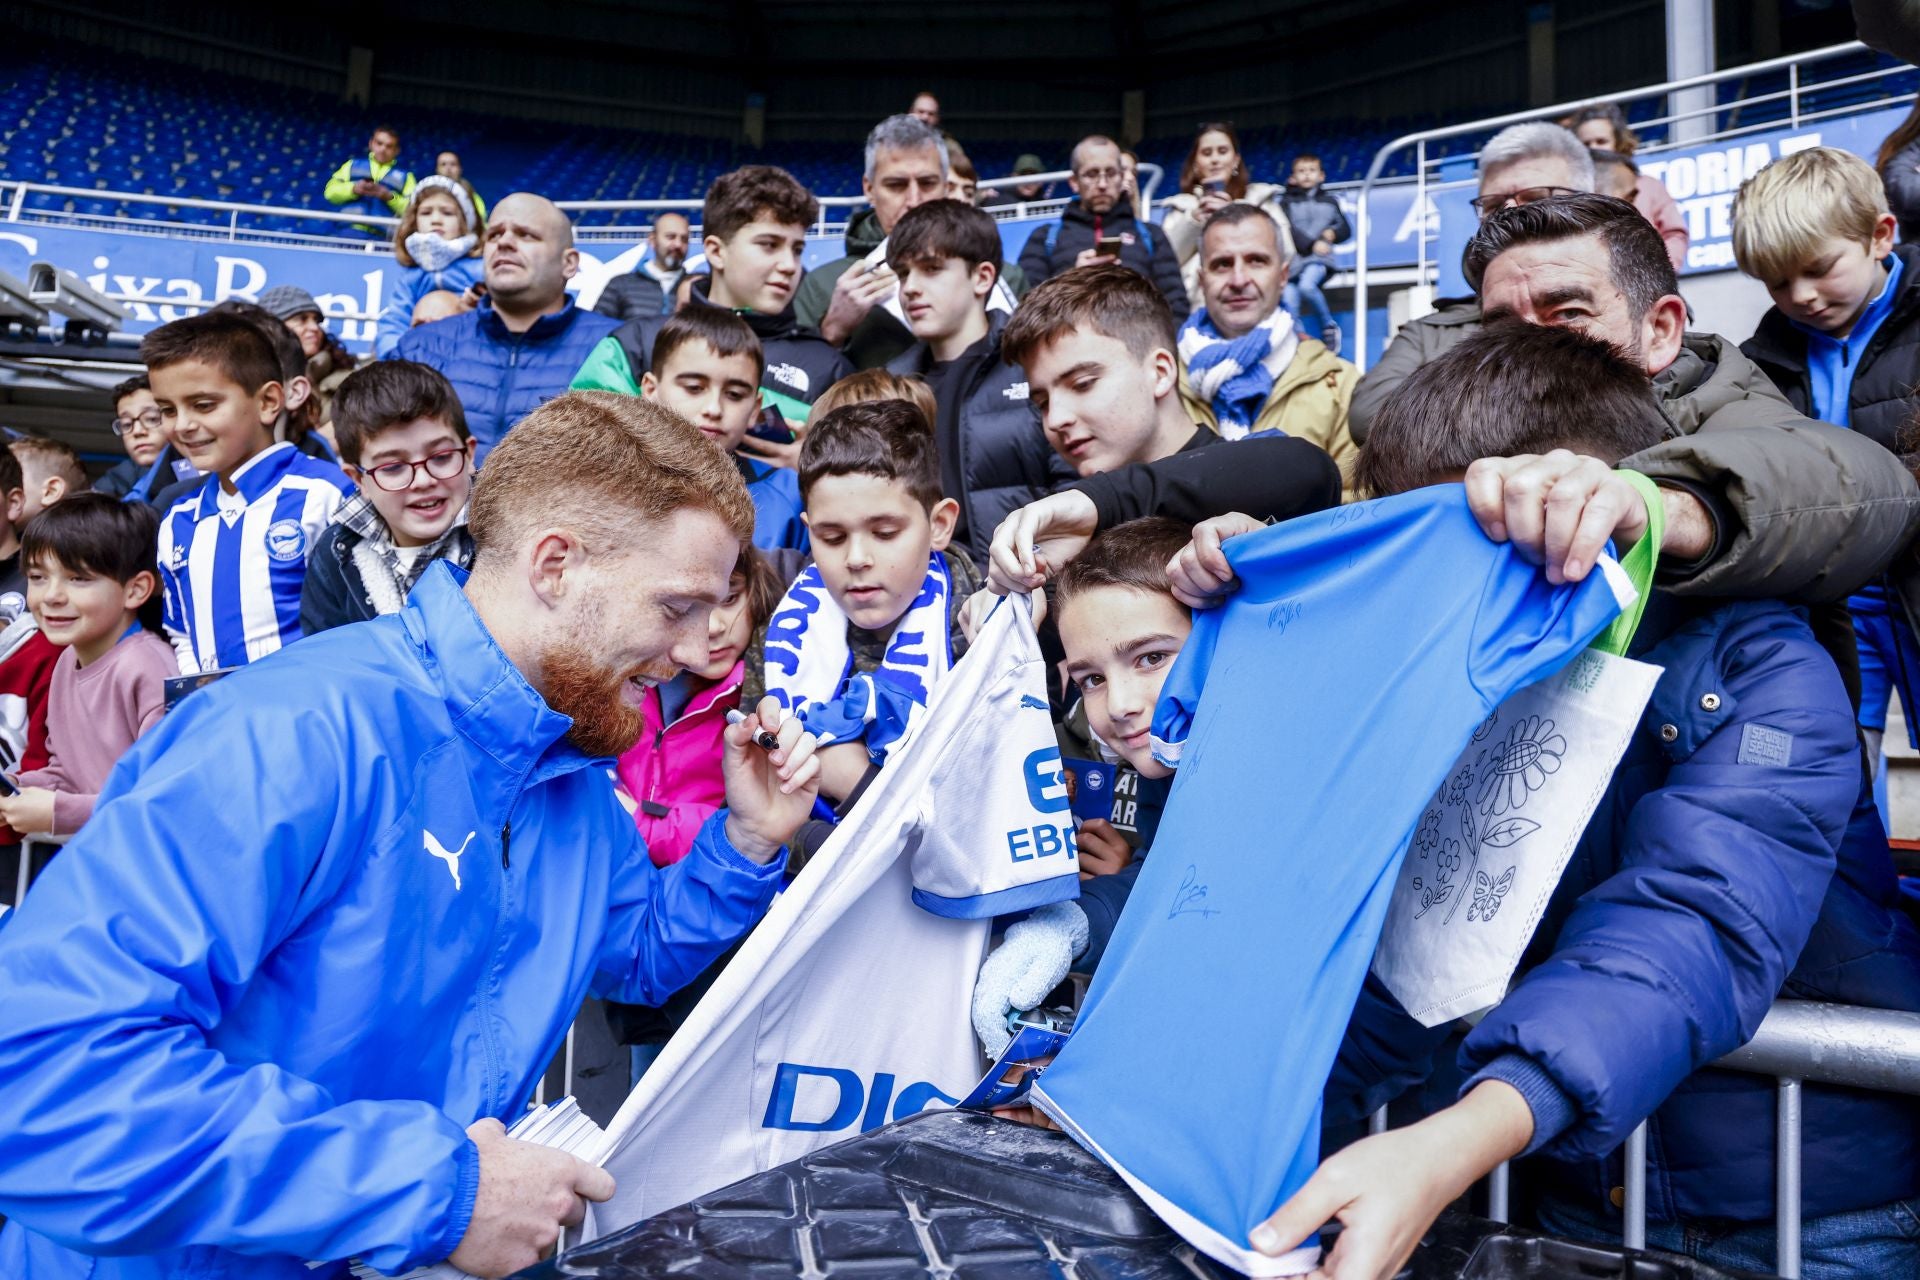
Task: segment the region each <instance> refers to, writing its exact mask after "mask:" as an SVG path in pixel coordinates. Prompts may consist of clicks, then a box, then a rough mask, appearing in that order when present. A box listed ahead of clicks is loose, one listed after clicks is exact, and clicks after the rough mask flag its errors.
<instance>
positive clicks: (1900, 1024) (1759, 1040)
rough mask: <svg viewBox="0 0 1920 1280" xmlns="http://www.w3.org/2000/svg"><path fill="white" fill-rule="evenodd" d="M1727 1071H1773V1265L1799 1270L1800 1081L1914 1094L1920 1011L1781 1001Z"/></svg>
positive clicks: (1632, 1216) (1378, 1118)
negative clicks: (1908, 1011) (1774, 1089)
mask: <svg viewBox="0 0 1920 1280" xmlns="http://www.w3.org/2000/svg"><path fill="white" fill-rule="evenodd" d="M1713 1065H1714V1066H1716V1067H1724V1068H1726V1069H1728V1070H1731V1071H1746V1072H1751V1073H1753V1074H1755V1075H1763V1076H1772V1077H1773V1078H1774V1080H1775V1088H1776V1093H1775V1098H1776V1101H1775V1111H1774V1144H1775V1150H1774V1180H1773V1185H1774V1253H1775V1260H1774V1270H1775V1271H1777V1272H1779V1273H1780V1274H1781V1275H1782V1276H1786V1277H1788V1280H1798V1277H1799V1275H1800V1226H1801V1222H1800V1204H1801V1182H1800V1136H1801V1098H1802V1086H1804V1085H1807V1084H1830V1085H1839V1086H1842V1087H1845V1088H1851V1089H1869V1090H1873V1091H1875V1092H1880V1093H1911V1094H1920V1013H1903V1012H1899V1011H1896V1010H1891V1009H1861V1008H1856V1007H1854V1006H1852V1005H1840V1004H1820V1003H1817V1002H1814V1001H1810V1000H1781V1001H1779V1002H1778V1003H1776V1004H1775V1005H1774V1006H1773V1008H1772V1009H1770V1010H1768V1011H1767V1016H1766V1018H1765V1019H1764V1020H1763V1021H1762V1022H1761V1023H1760V1029H1759V1030H1758V1031H1757V1032H1755V1033H1754V1037H1753V1039H1752V1040H1749V1041H1748V1042H1747V1043H1746V1044H1745V1045H1743V1046H1741V1047H1740V1048H1738V1049H1736V1050H1734V1051H1733V1052H1732V1053H1730V1054H1728V1055H1727V1056H1726V1057H1724V1058H1722V1059H1720V1060H1719V1061H1718V1062H1716V1063H1714V1064H1713ZM1386 1127H1387V1109H1386V1108H1385V1107H1381V1108H1380V1109H1379V1110H1378V1111H1376V1112H1374V1113H1373V1116H1372V1117H1371V1118H1370V1120H1369V1122H1368V1125H1367V1129H1368V1131H1369V1132H1370V1133H1380V1132H1382V1131H1384V1130H1385V1129H1386ZM1622 1154H1623V1158H1624V1164H1625V1177H1624V1178H1623V1179H1622V1182H1623V1183H1624V1187H1623V1193H1624V1194H1623V1199H1624V1203H1623V1204H1622V1206H1621V1213H1622V1216H1623V1219H1624V1222H1623V1230H1622V1232H1621V1242H1622V1243H1623V1244H1624V1245H1626V1247H1627V1248H1629V1249H1644V1248H1646V1246H1647V1126H1646V1123H1645V1122H1644V1121H1643V1122H1641V1124H1640V1125H1639V1126H1638V1127H1637V1128H1635V1129H1634V1131H1633V1132H1632V1134H1630V1135H1629V1136H1628V1137H1627V1141H1626V1144H1625V1146H1624V1148H1623V1149H1622ZM1508 1190H1509V1169H1508V1167H1507V1166H1506V1165H1505V1164H1502V1165H1501V1166H1500V1167H1499V1168H1497V1169H1495V1170H1494V1171H1493V1173H1492V1174H1491V1175H1489V1176H1488V1179H1487V1200H1488V1210H1487V1216H1488V1217H1490V1218H1492V1219H1493V1220H1495V1221H1496V1222H1506V1221H1508V1218H1509V1196H1508Z"/></svg>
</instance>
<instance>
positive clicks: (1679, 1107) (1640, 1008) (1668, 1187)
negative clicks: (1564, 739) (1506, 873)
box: [1328, 596, 1920, 1222]
mask: <svg viewBox="0 0 1920 1280" xmlns="http://www.w3.org/2000/svg"><path fill="white" fill-rule="evenodd" d="M1634 649H1635V652H1634V654H1633V656H1635V657H1637V658H1641V659H1642V660H1644V661H1647V662H1651V663H1655V664H1657V665H1659V666H1662V667H1664V668H1666V674H1665V675H1664V676H1662V677H1661V679H1660V682H1659V685H1658V686H1657V687H1656V689H1655V690H1654V694H1653V698H1652V700H1651V702H1650V703H1649V704H1648V706H1647V710H1646V713H1645V715H1644V717H1643V719H1642V721H1641V725H1640V728H1639V730H1638V731H1637V732H1636V734H1635V736H1634V738H1633V740H1632V742H1631V744H1630V745H1629V746H1628V748H1627V754H1626V756H1625V758H1624V759H1623V760H1622V762H1621V765H1620V768H1619V769H1618V771H1617V772H1616V773H1615V775H1614V780H1613V785H1612V786H1611V788H1610V789H1609V790H1608V792H1607V794H1606V796H1605V797H1604V798H1603V799H1602V801H1601V804H1600V807H1599V809H1598V810H1597V811H1596V812H1595V814H1594V818H1593V821H1592V823H1591V824H1590V825H1589V826H1588V828H1587V833H1586V836H1585V837H1584V838H1583V839H1582V841H1581V843H1580V845H1579V847H1578V849H1577V850H1576V851H1575V853H1574V856H1573V860H1572V862H1571V863H1570V864H1569V865H1568V867H1567V871H1566V874H1565V876H1564V877H1563V878H1562V880H1561V883H1560V887H1559V890H1558V891H1557V893H1556V894H1555V896H1554V899H1553V901H1552V903H1551V905H1550V906H1549V908H1548V910H1547V913H1546V916H1545V917H1544V919H1543V920H1542V921H1541V923H1540V926H1539V928H1538V929H1537V931H1536V932H1535V934H1534V939H1533V944H1532V947H1531V949H1530V951H1529V953H1528V955H1527V957H1526V959H1525V961H1523V963H1522V976H1521V977H1520V980H1519V981H1518V982H1517V983H1516V984H1515V986H1514V987H1513V989H1512V990H1511V991H1510V992H1509V993H1508V995H1507V998H1506V999H1505V1000H1504V1001H1502V1002H1501V1003H1500V1005H1499V1006H1498V1007H1497V1008H1495V1009H1494V1010H1493V1011H1492V1012H1491V1013H1489V1014H1488V1015H1487V1017H1486V1019H1485V1020H1484V1021H1482V1022H1481V1023H1480V1025H1479V1026H1478V1027H1476V1028H1474V1029H1473V1031H1472V1032H1471V1033H1470V1034H1468V1036H1467V1038H1466V1041H1465V1045H1464V1048H1463V1049H1462V1051H1461V1066H1462V1068H1463V1069H1464V1071H1465V1073H1466V1074H1467V1075H1468V1076H1469V1077H1473V1076H1474V1075H1475V1073H1480V1074H1482V1075H1490V1076H1494V1077H1497V1078H1501V1079H1505V1080H1507V1081H1508V1082H1509V1083H1512V1084H1514V1085H1515V1086H1516V1087H1517V1088H1519V1089H1520V1090H1521V1092H1522V1094H1523V1095H1525V1096H1526V1097H1527V1100H1528V1102H1529V1104H1530V1105H1531V1106H1532V1107H1533V1109H1534V1115H1535V1121H1536V1125H1537V1126H1538V1129H1537V1130H1536V1134H1535V1145H1536V1147H1537V1149H1538V1151H1539V1155H1540V1157H1541V1159H1539V1160H1536V1161H1534V1162H1533V1163H1534V1165H1535V1172H1534V1175H1533V1176H1535V1177H1536V1178H1538V1179H1541V1180H1543V1181H1544V1183H1545V1184H1546V1185H1547V1186H1548V1187H1550V1188H1552V1189H1553V1190H1554V1191H1556V1192H1558V1193H1559V1194H1562V1195H1566V1196H1569V1197H1575V1198H1578V1199H1579V1200H1581V1201H1584V1202H1585V1203H1586V1204H1588V1205H1589V1206H1591V1207H1594V1208H1602V1207H1603V1206H1605V1205H1606V1204H1607V1202H1608V1200H1609V1197H1610V1193H1611V1192H1612V1191H1613V1190H1614V1189H1615V1188H1617V1187H1619V1186H1621V1185H1622V1182H1623V1177H1622V1171H1621V1170H1622V1166H1621V1160H1620V1157H1619V1155H1618V1152H1617V1148H1618V1147H1619V1146H1620V1144H1621V1143H1622V1142H1624V1141H1625V1140H1626V1137H1627V1135H1628V1133H1629V1132H1631V1131H1632V1129H1633V1127H1634V1126H1635V1125H1636V1124H1637V1123H1639V1121H1640V1120H1642V1119H1645V1118H1647V1117H1649V1116H1651V1118H1652V1119H1651V1123H1650V1124H1649V1126H1648V1139H1647V1153H1648V1170H1647V1173H1648V1177H1647V1212H1648V1214H1649V1216H1651V1217H1653V1218H1656V1219H1660V1220H1670V1219H1674V1218H1678V1217H1726V1218H1734V1219H1739V1220H1742V1221H1750V1222H1751V1221H1761V1220H1765V1219H1768V1218H1771V1217H1772V1216H1773V1205H1774V1196H1773V1185H1774V1183H1773V1154H1774V1142H1773V1113H1774V1101H1773V1094H1774V1089H1773V1082H1772V1081H1771V1080H1770V1079H1765V1078H1762V1077H1758V1076H1751V1075H1743V1074H1740V1073H1736V1072H1728V1071H1714V1070H1703V1068H1704V1067H1705V1066H1706V1064H1708V1063H1710V1062H1712V1061H1714V1060H1715V1059H1717V1058H1720V1057H1722V1056H1724V1055H1725V1054H1727V1053H1729V1052H1731V1051H1732V1050H1733V1049H1735V1048H1737V1047H1739V1046H1740V1045H1742V1044H1744V1043H1745V1042H1746V1041H1747V1040H1748V1039H1750V1038H1751V1037H1752V1035H1753V1032H1754V1030H1755V1029H1756V1028H1757V1027H1758V1026H1759V1025H1760V1019H1761V1018H1762V1017H1763V1016H1764V1015H1765V1014H1766V1011H1767V1009H1768V1007H1769V1006H1770V1005H1771V1004H1772V1003H1773V1001H1774V999H1775V998H1776V997H1788V998H1800V999H1809V1000H1829V1001H1836V1002H1841V1003H1846V1004H1858V1005H1868V1006H1873V1007H1878V1008H1887V1009H1904V1010H1920V933H1916V930H1915V929H1914V927H1913V925H1912V923H1911V922H1910V921H1909V920H1908V919H1907V918H1906V916H1905V915H1903V914H1902V913H1901V910H1900V908H1899V906H1898V889H1897V885H1896V882H1895V878H1894V874H1893V868H1892V864H1891V861H1890V859H1889V856H1888V852H1887V838H1886V834H1885V832H1884V831H1883V830H1882V828H1881V826H1880V820H1879V816H1878V813H1877V812H1876V811H1875V809H1874V807H1873V804H1872V797H1871V795H1870V794H1869V793H1868V792H1867V791H1866V789H1865V787H1864V778H1863V776H1862V769H1861V767H1860V750H1859V745H1858V741H1857V739H1856V736H1855V732H1854V726H1853V717H1852V715H1851V712H1850V708H1849V705H1848V701H1847V695H1846V692H1845V690H1844V689H1843V687H1842V686H1841V683H1840V676H1839V674H1838V672H1837V671H1836V670H1835V669H1834V666H1833V663H1832V660H1831V659H1830V658H1828V657H1827V655H1826V654H1825V653H1824V651H1822V650H1821V648H1820V646H1819V644H1818V642H1816V641H1815V639H1814V637H1813V633H1812V631H1811V629H1810V628H1809V627H1808V626H1807V624H1806V622H1805V621H1804V620H1803V619H1802V617H1801V616H1800V615H1799V614H1798V613H1796V612H1794V611H1792V610H1789V609H1788V608H1787V607H1786V606H1784V605H1780V604H1776V603H1770V602H1742V603H1737V604H1725V605H1722V606H1721V607H1719V608H1717V609H1710V610H1708V611H1705V612H1702V611H1701V609H1700V608H1699V607H1692V606H1687V605H1683V604H1680V603H1678V602H1676V601H1675V600H1673V599H1672V598H1670V597H1666V596H1656V597H1655V598H1654V600H1653V601H1652V603H1651V605H1650V606H1649V608H1648V610H1647V615H1646V618H1645V620H1644V621H1643V622H1642V624H1641V629H1640V635H1639V637H1638V638H1637V640H1636V642H1635V646H1634ZM1669 739H1670V740H1669ZM1452 1031H1453V1028H1452V1027H1451V1026H1448V1025H1442V1026H1440V1027H1437V1028H1433V1029H1431V1030H1426V1029H1423V1028H1420V1027H1419V1026H1418V1025H1417V1024H1415V1023H1413V1022H1412V1021H1411V1020H1410V1019H1408V1018H1407V1017H1406V1015H1405V1014H1404V1013H1401V1012H1400V1011H1399V1009H1398V1008H1397V1006H1395V1005H1394V1003H1393V999H1392V997H1391V996H1389V995H1387V994H1386V992H1385V990H1384V989H1383V988H1381V987H1380V986H1379V985H1378V983H1377V982H1376V981H1375V980H1373V979H1369V981H1368V985H1367V989H1366V991H1365V992H1364V993H1363V995H1362V997H1361V1000H1360V1003H1359V1005H1358V1007H1357V1008H1356V1009H1355V1012H1354V1022H1353V1025H1352V1028H1351V1029H1350V1032H1349V1035H1348V1039H1347V1043H1346V1044H1345V1045H1344V1046H1343V1047H1342V1050H1341V1058H1340V1063H1339V1065H1338V1066H1336V1068H1335V1071H1334V1076H1333V1079H1332V1080H1331V1081H1330V1083H1329V1093H1328V1114H1329V1117H1330V1118H1332V1119H1339V1118H1341V1117H1343V1116H1350V1115H1352V1114H1354V1113H1355V1112H1357V1111H1360V1110H1363V1109H1365V1108H1367V1107H1370V1106H1373V1105H1377V1104H1378V1103H1380V1102H1381V1101H1384V1100H1385V1097H1387V1096H1392V1095H1393V1094H1394V1093H1396V1092H1398V1090H1399V1089H1400V1088H1402V1087H1404V1086H1405V1085H1406V1084H1408V1083H1411V1082H1412V1081H1414V1080H1417V1079H1419V1078H1421V1077H1422V1076H1424V1075H1425V1074H1426V1063H1425V1061H1424V1060H1423V1055H1426V1054H1431V1053H1432V1052H1433V1051H1434V1050H1435V1049H1437V1048H1438V1047H1439V1045H1440V1043H1441V1042H1442V1041H1444V1040H1445V1039H1446V1038H1447V1037H1448V1036H1449V1035H1450V1034H1451V1033H1452ZM1804 1122H1805V1126H1806V1127H1805V1130H1804V1134H1803V1144H1804V1146H1803V1156H1802V1158H1803V1171H1804V1200H1803V1207H1804V1210H1805V1212H1806V1214H1807V1215H1808V1216H1815V1215H1819V1214H1827V1213H1837V1212H1841V1211H1844V1210H1850V1209H1859V1208H1865V1207H1868V1206H1873V1205H1880V1204H1885V1203H1887V1202H1889V1201H1892V1200H1896V1199H1901V1198H1905V1197H1908V1196H1912V1195H1914V1194H1915V1193H1916V1192H1920V1104H1916V1101H1915V1100H1914V1099H1911V1098H1904V1097H1898V1096H1894V1095H1884V1094H1882V1095H1873V1094H1866V1093H1860V1092H1856V1091H1853V1090H1846V1089H1834V1088H1825V1087H1820V1086H1813V1085H1809V1086H1808V1087H1807V1089H1806V1094H1805V1108H1804ZM1541 1130H1544V1131H1545V1132H1542V1131H1541Z"/></svg>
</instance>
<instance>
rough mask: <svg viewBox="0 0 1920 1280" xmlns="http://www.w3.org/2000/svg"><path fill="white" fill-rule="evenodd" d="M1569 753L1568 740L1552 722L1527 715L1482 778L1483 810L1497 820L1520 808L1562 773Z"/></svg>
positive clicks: (1508, 737) (1481, 804) (1516, 725)
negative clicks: (1565, 758)
mask: <svg viewBox="0 0 1920 1280" xmlns="http://www.w3.org/2000/svg"><path fill="white" fill-rule="evenodd" d="M1566 753H1567V740H1566V739H1565V738H1564V737H1562V736H1561V735H1560V734H1559V733H1557V732H1555V731H1554V727H1553V721H1551V720H1545V719H1542V718H1541V717H1539V716H1526V717H1524V718H1522V719H1521V720H1519V721H1517V722H1515V724H1514V726H1513V728H1511V729H1509V730H1508V731H1507V738H1506V741H1505V742H1503V743H1501V744H1500V745H1499V746H1496V747H1495V748H1494V750H1493V756H1492V758H1491V759H1490V760H1489V761H1488V768H1487V771H1486V772H1485V773H1483V774H1482V775H1481V776H1480V811H1481V812H1482V813H1484V814H1486V815H1487V816H1488V817H1489V818H1496V817H1499V816H1500V815H1501V814H1503V813H1506V812H1508V811H1509V810H1513V809H1519V808H1520V807H1521V806H1522V805H1524V804H1526V802H1527V797H1528V796H1530V795H1532V794H1533V793H1534V792H1536V791H1538V790H1539V789H1540V788H1541V787H1544V786H1546V785H1547V779H1548V778H1549V777H1551V776H1552V775H1553V774H1556V773H1558V772H1559V771H1560V758H1561V757H1562V756H1564V755H1565V754H1566Z"/></svg>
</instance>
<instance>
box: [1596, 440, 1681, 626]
mask: <svg viewBox="0 0 1920 1280" xmlns="http://www.w3.org/2000/svg"><path fill="white" fill-rule="evenodd" d="M1614 474H1615V475H1617V476H1619V477H1620V478H1621V479H1623V480H1625V481H1626V482H1627V483H1628V484H1630V485H1632V486H1633V487H1634V489H1635V490H1636V491H1637V492H1638V493H1639V494H1640V496H1641V497H1642V498H1643V499H1645V500H1646V504H1647V531H1646V533H1644V534H1642V535H1641V538H1640V541H1638V542H1636V543H1634V544H1633V546H1632V547H1630V548H1628V550H1627V553H1626V554H1625V555H1623V556H1621V557H1620V567H1621V568H1622V569H1624V570H1626V574H1627V579H1628V580H1629V581H1630V582H1632V583H1633V589H1634V590H1635V591H1636V592H1638V593H1639V598H1638V599H1636V600H1635V601H1634V602H1633V603H1632V604H1630V605H1628V606H1627V607H1626V608H1625V609H1622V610H1621V611H1620V616H1619V617H1617V618H1615V619H1614V620H1613V622H1612V624H1611V625H1609V626H1608V627H1607V629H1606V630H1605V631H1602V632H1601V633H1600V635H1599V637H1598V638H1597V639H1596V640H1594V642H1593V644H1592V645H1590V646H1589V647H1590V648H1594V649H1598V650H1600V651H1601V652H1602V653H1610V654H1612V655H1613V656H1614V657H1616V658H1623V657H1625V656H1626V653H1627V646H1628V645H1630V644H1632V643H1633V633H1634V632H1635V631H1637V630H1639V627H1640V615H1641V614H1643V613H1645V612H1646V610H1647V597H1648V596H1650V595H1652V594H1653V572H1654V570H1655V569H1656V568H1658V567H1659V564H1660V542H1661V539H1662V538H1664V537H1665V536H1666V532H1667V504H1666V500H1665V499H1664V498H1662V497H1661V496H1660V486H1659V485H1656V484H1655V483H1654V482H1653V481H1651V480H1649V479H1647V478H1646V477H1645V476H1643V475H1641V474H1640V473H1639V472H1638V471H1628V470H1627V469H1625V468H1624V467H1623V468H1621V469H1620V470H1618V471H1615V472H1614Z"/></svg>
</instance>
